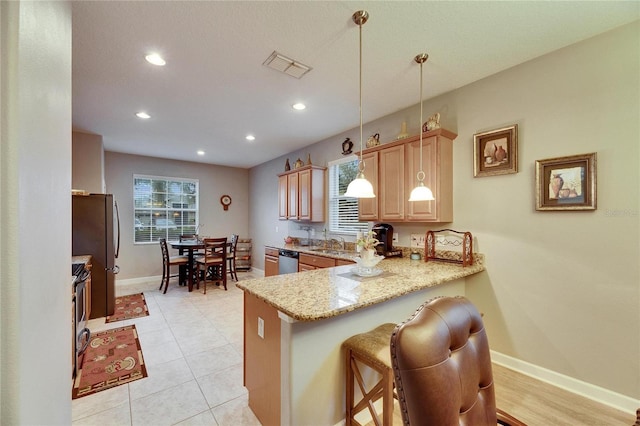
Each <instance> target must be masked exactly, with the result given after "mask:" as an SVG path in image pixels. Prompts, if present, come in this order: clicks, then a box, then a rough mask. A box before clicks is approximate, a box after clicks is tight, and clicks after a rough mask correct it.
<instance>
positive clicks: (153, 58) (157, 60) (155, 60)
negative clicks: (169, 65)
mask: <svg viewBox="0 0 640 426" xmlns="http://www.w3.org/2000/svg"><path fill="white" fill-rule="evenodd" d="M144 58H145V59H146V60H147V62H149V63H150V64H153V65H157V66H159V67H161V66H163V65H165V64H166V62H165V60H164V59H162V56H160V55H158V54H157V53H151V54H149V55H147V56H145V57H144Z"/></svg>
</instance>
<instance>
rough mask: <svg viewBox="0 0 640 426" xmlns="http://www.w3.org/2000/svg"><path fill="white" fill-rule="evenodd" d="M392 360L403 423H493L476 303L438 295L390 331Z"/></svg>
mask: <svg viewBox="0 0 640 426" xmlns="http://www.w3.org/2000/svg"><path fill="white" fill-rule="evenodd" d="M391 364H392V367H393V370H394V380H395V383H396V389H397V392H398V397H399V400H400V408H401V412H402V417H403V421H404V424H405V425H426V424H429V425H458V424H460V425H462V424H465V425H495V424H496V422H497V415H496V402H495V391H494V386H493V373H492V370H491V358H490V354H489V343H488V340H487V334H486V332H485V329H484V324H483V322H482V318H481V316H480V313H479V312H478V310H477V309H476V307H475V306H474V305H473V304H472V303H471V302H469V300H467V299H466V298H464V297H439V298H435V299H432V300H430V301H428V302H426V303H425V304H423V305H422V306H420V308H418V310H417V311H416V312H415V314H414V315H413V316H412V317H411V318H409V319H408V320H407V321H405V322H404V323H401V324H398V326H396V328H395V330H394V332H393V334H392V335H391Z"/></svg>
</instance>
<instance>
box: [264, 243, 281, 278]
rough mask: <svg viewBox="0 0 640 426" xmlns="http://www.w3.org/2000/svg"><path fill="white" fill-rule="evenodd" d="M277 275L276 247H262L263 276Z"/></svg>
mask: <svg viewBox="0 0 640 426" xmlns="http://www.w3.org/2000/svg"><path fill="white" fill-rule="evenodd" d="M273 275H278V249H275V248H272V247H265V249H264V276H265V277H271V276H273Z"/></svg>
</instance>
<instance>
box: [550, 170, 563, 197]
mask: <svg viewBox="0 0 640 426" xmlns="http://www.w3.org/2000/svg"><path fill="white" fill-rule="evenodd" d="M562 185H564V179H562V173H554V174H553V177H552V178H551V182H549V186H550V187H551V192H553V198H559V197H560V190H561V189H562Z"/></svg>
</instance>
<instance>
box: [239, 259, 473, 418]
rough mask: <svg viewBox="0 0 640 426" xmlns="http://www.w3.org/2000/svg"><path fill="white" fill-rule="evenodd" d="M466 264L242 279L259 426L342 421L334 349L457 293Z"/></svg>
mask: <svg viewBox="0 0 640 426" xmlns="http://www.w3.org/2000/svg"><path fill="white" fill-rule="evenodd" d="M474 257H475V260H474V263H473V265H471V266H466V267H462V266H461V265H459V264H453V263H445V262H437V261H429V262H425V261H424V260H409V259H406V258H390V259H384V260H383V261H382V262H380V263H379V264H378V265H377V268H379V269H380V270H381V271H379V275H377V276H375V277H360V276H358V275H356V274H355V273H354V265H344V266H337V267H334V268H328V269H316V270H312V271H305V272H298V273H295V274H287V275H278V276H272V277H265V278H257V279H252V280H247V281H241V282H239V283H237V284H236V285H237V286H238V287H239V288H241V289H242V290H244V384H245V386H246V387H247V389H248V391H249V406H250V407H251V409H252V410H253V412H254V413H255V415H256V416H257V417H258V419H259V420H260V421H261V423H262V424H264V425H296V426H302V425H328V426H329V425H335V424H338V423H340V422H341V421H342V420H343V419H344V416H345V379H344V377H345V366H344V365H343V364H344V355H343V353H342V350H341V345H342V342H343V341H344V340H346V339H347V338H349V337H350V336H352V335H354V334H357V333H361V332H365V331H369V330H371V329H373V328H375V327H376V326H378V325H380V324H382V323H386V322H393V323H398V322H401V321H404V320H406V319H407V318H408V317H409V316H410V315H411V314H413V312H414V311H415V310H416V309H417V308H418V306H420V304H422V303H423V302H425V301H426V300H428V299H430V298H432V297H435V296H454V295H464V293H465V277H468V276H470V275H473V274H477V273H479V272H481V271H484V265H483V261H482V256H481V255H475V256H474Z"/></svg>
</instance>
